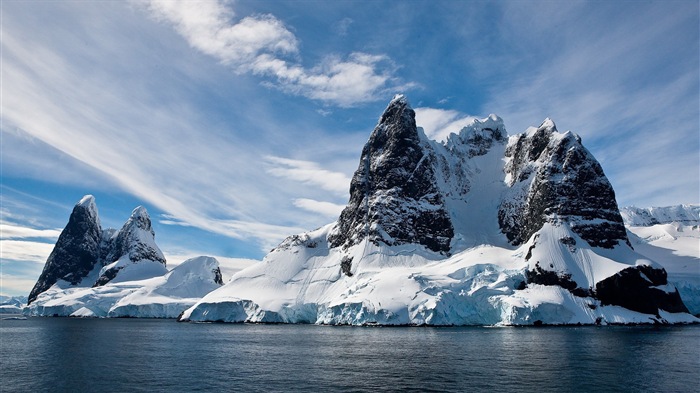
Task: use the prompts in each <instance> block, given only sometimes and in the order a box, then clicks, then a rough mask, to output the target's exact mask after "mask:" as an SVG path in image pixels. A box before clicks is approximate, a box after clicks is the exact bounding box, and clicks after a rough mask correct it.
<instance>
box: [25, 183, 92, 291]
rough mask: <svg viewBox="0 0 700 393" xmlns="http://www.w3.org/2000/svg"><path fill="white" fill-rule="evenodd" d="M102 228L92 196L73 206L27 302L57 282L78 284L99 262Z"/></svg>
mask: <svg viewBox="0 0 700 393" xmlns="http://www.w3.org/2000/svg"><path fill="white" fill-rule="evenodd" d="M101 240H102V228H101V227H100V221H99V218H98V216H97V208H96V207H95V200H94V198H93V197H92V196H88V197H86V198H83V200H82V201H81V202H80V203H78V204H77V205H75V207H74V208H73V212H72V213H71V215H70V218H69V219H68V224H67V225H66V227H65V228H64V229H63V231H62V232H61V235H60V236H59V237H58V241H57V242H56V246H55V247H54V249H53V251H52V252H51V254H50V255H49V258H48V259H47V260H46V264H45V265H44V270H43V271H42V272H41V275H40V276H39V279H38V280H37V282H36V284H35V285H34V288H33V289H32V291H31V292H30V294H29V298H28V302H29V303H31V302H33V301H34V300H35V299H36V297H37V296H38V295H39V294H40V293H42V292H44V291H46V290H47V289H49V288H50V287H51V286H52V285H54V284H55V283H56V282H57V281H58V280H65V281H68V282H70V283H71V284H73V285H76V284H78V283H79V282H80V281H81V280H82V279H83V278H85V276H87V275H88V273H90V271H92V269H93V268H94V267H95V265H96V264H97V262H98V260H99V256H100V243H101Z"/></svg>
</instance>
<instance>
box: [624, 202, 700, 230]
mask: <svg viewBox="0 0 700 393" xmlns="http://www.w3.org/2000/svg"><path fill="white" fill-rule="evenodd" d="M620 214H622V219H623V220H624V222H625V225H629V226H636V227H648V226H652V225H658V224H670V223H673V222H676V223H681V224H684V225H691V226H692V225H700V205H676V206H665V207H647V208H639V207H634V206H629V207H623V208H622V209H620Z"/></svg>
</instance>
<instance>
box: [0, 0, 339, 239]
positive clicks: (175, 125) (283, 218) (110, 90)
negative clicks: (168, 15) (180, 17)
mask: <svg viewBox="0 0 700 393" xmlns="http://www.w3.org/2000/svg"><path fill="white" fill-rule="evenodd" d="M177 4H179V5H180V6H182V7H187V4H188V2H182V3H177ZM206 4H212V3H211V2H207V3H206ZM206 4H205V6H204V7H202V9H203V10H206V9H207V8H206ZM50 6H51V7H48V8H51V11H50V12H53V13H59V14H60V15H62V16H63V17H56V18H51V19H50V20H51V21H52V22H51V23H53V24H55V26H52V28H53V30H52V31H54V34H52V36H50V37H49V36H44V35H41V34H39V35H37V34H34V32H35V31H36V29H34V28H33V25H32V23H39V22H38V21H37V20H33V19H32V18H33V17H34V16H33V14H32V13H26V12H25V13H22V12H21V11H22V10H21V8H22V4H21V3H16V4H14V5H12V7H7V9H5V5H3V7H4V9H3V11H4V12H5V16H4V17H3V18H4V19H3V40H2V51H3V68H2V73H3V85H2V91H3V95H4V96H5V97H12V99H5V100H3V101H2V120H3V122H2V130H0V132H2V133H3V137H5V136H7V135H13V137H12V138H9V137H8V138H4V139H3V165H4V166H5V167H6V168H7V167H12V168H14V169H13V170H15V169H17V170H19V169H21V168H22V166H23V165H26V163H28V162H32V163H34V162H37V161H38V162H40V163H42V165H40V166H36V165H31V166H28V167H31V168H34V169H35V172H31V173H26V174H27V175H31V176H36V177H37V178H40V179H43V180H49V181H50V179H57V180H56V181H57V182H58V183H61V182H62V181H63V179H71V178H72V179H77V180H76V181H74V182H73V184H79V185H81V188H85V189H87V190H88V192H89V190H90V187H100V188H102V187H107V188H111V189H117V190H120V192H126V193H129V194H131V195H133V196H134V197H136V198H137V199H139V200H140V201H143V203H145V204H149V205H150V206H152V207H156V208H157V209H159V210H161V211H162V212H165V213H166V214H169V215H170V216H171V217H172V219H171V220H169V222H168V223H169V224H174V223H184V224H186V225H188V226H194V227H197V228H200V229H204V230H206V231H210V232H214V233H216V234H221V235H224V236H227V237H230V238H234V239H240V240H244V241H252V242H253V243H257V244H258V245H260V248H261V250H263V251H267V250H269V249H270V248H271V246H274V245H276V244H277V243H278V242H279V241H281V240H282V239H283V238H284V237H286V236H287V235H289V234H290V233H297V232H301V231H302V229H303V228H305V226H306V225H307V224H308V225H317V223H316V221H315V220H318V217H317V218H315V219H314V218H313V217H310V215H309V214H308V213H307V214H305V215H303V216H302V215H301V209H297V211H296V212H295V211H289V210H280V211H278V212H272V211H270V209H269V208H268V207H269V206H286V205H292V201H293V200H294V199H295V198H298V197H300V196H301V195H295V194H294V193H293V191H288V190H285V189H283V188H282V187H280V186H279V185H277V184H275V180H274V177H272V176H269V174H268V173H267V172H266V171H265V165H264V161H263V159H261V157H264V156H265V153H267V154H269V152H268V150H267V149H271V150H272V149H274V143H275V142H271V143H267V144H265V145H253V144H251V143H249V142H248V141H247V138H248V135H247V133H250V134H255V135H256V137H258V138H261V139H262V140H270V141H276V143H279V144H281V145H283V144H285V143H286V142H287V141H288V140H289V139H292V138H295V136H286V135H284V134H282V133H280V132H278V131H277V130H278V129H281V128H282V127H280V125H279V124H278V123H276V122H275V121H273V120H269V119H268V116H267V115H268V113H265V110H264V109H260V108H259V106H257V105H256V104H255V103H248V104H247V105H246V106H245V108H243V109H240V110H239V111H238V112H235V111H234V112H233V113H232V117H235V121H231V122H225V121H224V120H221V118H219V119H216V120H213V121H212V120H209V119H208V117H207V115H208V113H207V111H206V109H202V108H196V107H195V106H194V104H192V103H191V102H189V101H188V100H190V99H191V95H192V94H193V91H196V90H194V87H193V86H192V83H194V81H196V82H198V83H205V84H206V83H210V82H211V83H212V84H219V83H220V82H219V80H214V81H212V80H207V78H208V77H209V75H207V74H206V71H205V72H203V71H201V70H199V69H198V68H197V67H196V66H193V65H192V64H191V61H185V62H180V59H179V58H178V56H177V51H175V52H169V51H165V50H163V51H161V52H159V51H158V50H154V49H153V46H154V45H156V44H154V43H155V42H160V41H159V39H160V36H158V35H157V34H156V33H159V32H152V31H150V30H149V29H153V28H154V27H153V24H145V23H143V24H140V25H137V26H138V28H135V29H134V30H138V33H139V34H138V35H134V36H132V35H130V33H131V31H130V30H124V26H123V25H121V24H120V22H119V21H124V20H128V19H129V17H132V15H130V11H131V10H129V9H128V8H126V7H123V4H120V3H100V4H95V5H92V6H90V7H81V6H80V5H79V4H78V3H65V4H64V3H53V4H50ZM13 7H14V8H17V9H18V10H19V11H18V12H15V13H14V14H13V11H16V10H14V9H13ZM47 12H49V11H47ZM61 12H63V13H61ZM173 12H174V11H173ZM178 12H179V11H178ZM105 13H109V14H110V15H112V17H110V18H108V19H107V20H106V22H104V23H99V24H92V23H91V21H93V20H95V19H100V18H101V17H102V16H103V15H104V14H105ZM215 14H216V13H215ZM13 15H14V16H15V17H12V16H13ZM217 15H218V14H217ZM18 16H19V17H21V18H19V17H18ZM210 16H211V14H208V13H206V12H204V13H203V14H202V16H201V18H202V19H203V20H205V21H210V20H211V17H210ZM28 19H29V20H28ZM37 19H40V18H39V17H37ZM263 19H264V18H263ZM100 20H102V19H100ZM143 21H144V22H147V20H146V19H145V18H143ZM182 23H183V27H182V29H184V30H186V31H194V32H196V31H197V29H198V27H197V26H199V25H198V24H196V23H194V24H191V25H187V24H185V22H182ZM188 23H189V22H188ZM260 23H262V24H265V23H271V22H270V21H269V20H267V19H265V20H261V22H260ZM251 26H253V27H255V26H258V25H256V24H254V23H252V22H251V24H249V25H248V27H249V28H253V27H251ZM139 29H140V30H139ZM268 29H269V30H270V33H269V34H268V36H269V37H273V38H276V37H282V38H284V37H288V38H289V37H291V36H288V35H285V34H286V33H284V32H280V31H279V29H278V28H277V27H275V26H274V23H273V25H272V26H268ZM253 30H254V29H253ZM84 31H90V32H91V34H90V35H81V32H84ZM256 31H257V30H256ZM253 33H255V31H253V32H252V33H251V34H253ZM193 34H194V33H193ZM206 34H210V33H206ZM222 34H223V33H222ZM227 34H228V35H226V34H224V36H226V37H229V36H236V39H235V40H234V39H231V40H233V41H232V42H234V43H236V45H238V44H237V43H239V42H248V41H246V40H249V41H250V40H252V41H255V39H256V38H255V37H253V38H250V37H248V35H246V34H244V33H241V32H240V31H238V30H236V31H235V33H234V32H229V33H227ZM280 34H281V35H280ZM253 35H255V34H253ZM172 36H173V37H175V35H174V34H173V35H172ZM135 37H139V39H136V38H135ZM241 37H243V38H241ZM272 41H274V39H272V38H270V39H268V40H267V41H264V42H263V43H255V42H253V43H250V42H248V44H246V45H248V47H249V48H250V49H248V53H249V54H250V53H253V54H259V53H258V52H259V51H268V52H271V53H277V51H283V52H284V51H287V52H289V53H292V52H293V48H294V45H295V44H294V41H293V40H292V39H291V38H289V39H288V40H287V41H288V42H287V44H285V45H286V46H285V45H282V46H279V44H278V43H272ZM76 42H81V43H84V45H85V46H87V47H88V48H90V49H91V50H83V51H78V52H75V51H74V50H73V48H74V47H75V46H76ZM127 43H128V44H127ZM81 45H83V44H81ZM198 45H201V46H205V45H208V44H206V43H202V42H200V43H199V44H198ZM212 45H213V44H212ZM231 45H234V44H231ZM124 48H128V50H124ZM226 50H227V46H223V47H219V46H213V47H211V48H210V49H209V51H210V52H211V53H220V52H222V51H224V52H225V51H226ZM166 53H167V55H166ZM285 53H286V52H285ZM37 56H38V57H37ZM246 56H249V55H246ZM37 58H40V59H41V61H37ZM238 60H239V59H238V58H230V61H231V62H233V61H238ZM165 63H167V65H168V67H169V68H168V70H169V72H168V73H162V72H158V69H159V67H161V66H162V65H163V64H165ZM123 64H141V65H142V66H141V67H140V68H139V67H137V68H136V69H132V68H129V69H126V70H125V68H123V67H122V66H123ZM197 65H198V66H202V65H201V64H197ZM222 72H224V73H228V70H224V71H222ZM212 79H215V78H212ZM237 86H238V85H237ZM210 88H211V87H210ZM207 94H211V92H210V91H208V92H207ZM240 94H241V95H242V96H246V93H245V92H241V93H240ZM227 120H228V119H227ZM14 136H17V137H14ZM27 140H30V141H36V143H31V144H30V146H32V149H26V146H27V144H26V141H27ZM6 151H11V152H13V154H10V155H6V154H5V152H6ZM43 157H50V158H51V159H46V160H44V159H43ZM66 163H68V164H69V165H65V164H66ZM44 164H45V165H44ZM256 164H258V165H256ZM328 174H329V175H330V176H331V181H332V183H334V184H335V183H337V182H338V181H339V180H338V176H334V175H333V174H332V173H331V172H328ZM81 179H85V180H81ZM91 179H92V180H91ZM340 181H341V182H342V179H341V180H340ZM348 184H349V182H348ZM346 187H347V186H346ZM328 189H330V190H332V191H326V192H330V193H336V192H338V191H337V189H336V186H328V187H326V188H324V190H328ZM345 192H346V190H345ZM333 195H335V194H333ZM78 198H79V196H78ZM317 199H322V198H317ZM98 203H99V202H98ZM3 207H4V206H3ZM69 209H70V207H68V210H69ZM3 214H4V213H3ZM8 214H11V213H8ZM300 218H301V219H300ZM166 220H167V219H166Z"/></svg>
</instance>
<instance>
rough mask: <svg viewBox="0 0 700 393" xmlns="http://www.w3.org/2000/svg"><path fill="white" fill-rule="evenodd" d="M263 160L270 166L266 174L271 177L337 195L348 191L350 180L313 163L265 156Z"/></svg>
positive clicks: (343, 175) (341, 174)
mask: <svg viewBox="0 0 700 393" xmlns="http://www.w3.org/2000/svg"><path fill="white" fill-rule="evenodd" d="M265 159H266V161H267V162H268V163H269V164H270V165H271V167H270V168H268V169H267V172H268V173H270V174H271V175H273V176H276V177H281V178H286V179H289V180H293V181H298V182H302V183H305V184H308V185H312V186H318V187H320V188H322V189H324V190H327V191H331V192H333V193H335V194H337V195H347V193H348V190H349V189H350V178H349V177H348V176H347V175H345V174H344V173H340V172H333V171H329V170H327V169H323V168H321V166H320V165H319V164H317V163H315V162H312V161H303V160H293V159H289V158H282V157H275V156H267V157H265Z"/></svg>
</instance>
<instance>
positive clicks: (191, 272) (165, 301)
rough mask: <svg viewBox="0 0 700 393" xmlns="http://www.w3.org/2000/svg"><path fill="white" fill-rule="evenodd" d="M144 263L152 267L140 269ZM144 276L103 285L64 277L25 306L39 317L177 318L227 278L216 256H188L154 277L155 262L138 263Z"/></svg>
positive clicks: (138, 275) (31, 313) (137, 268)
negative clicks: (75, 282) (81, 283)
mask: <svg viewBox="0 0 700 393" xmlns="http://www.w3.org/2000/svg"><path fill="white" fill-rule="evenodd" d="M140 268H143V269H145V270H148V271H147V272H138V270H139V269H140ZM130 269H132V270H133V272H132V274H133V276H134V277H148V278H145V279H140V280H113V281H111V282H109V283H107V284H105V285H102V286H95V287H75V286H71V285H66V284H67V283H65V282H63V283H62V284H63V285H61V283H60V282H59V283H57V284H55V285H53V286H52V287H51V288H50V289H49V290H47V291H45V292H43V293H41V294H39V296H38V297H37V299H36V300H35V301H34V302H32V303H31V304H30V305H29V306H28V307H26V308H25V313H26V314H28V315H34V316H52V315H58V316H74V317H139V318H177V316H178V315H180V313H182V311H184V310H185V309H187V308H188V307H190V306H192V305H193V304H194V303H195V302H197V301H198V300H199V299H200V298H201V297H202V296H204V295H206V294H207V293H209V292H211V291H213V290H214V289H217V288H219V287H220V286H221V285H222V284H223V282H222V279H221V272H220V270H219V262H218V261H217V260H216V259H215V258H212V257H206V256H201V257H196V258H192V259H188V260H187V261H185V262H183V263H182V264H180V265H178V266H177V267H175V268H174V269H173V270H172V271H170V272H167V273H166V274H164V275H161V276H156V277H153V276H152V275H151V273H152V272H151V271H150V269H151V266H150V265H149V264H147V265H134V267H131V268H130Z"/></svg>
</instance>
